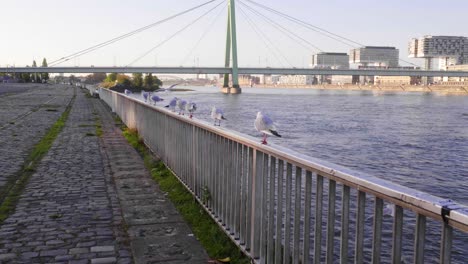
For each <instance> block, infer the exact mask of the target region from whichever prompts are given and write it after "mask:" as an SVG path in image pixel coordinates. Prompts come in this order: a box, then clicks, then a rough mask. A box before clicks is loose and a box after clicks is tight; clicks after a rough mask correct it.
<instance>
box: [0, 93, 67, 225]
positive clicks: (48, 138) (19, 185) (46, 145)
mask: <svg viewBox="0 0 468 264" xmlns="http://www.w3.org/2000/svg"><path fill="white" fill-rule="evenodd" d="M74 100H75V96H74V97H73V98H72V100H71V101H70V103H69V105H68V106H67V108H66V109H65V111H64V112H63V113H62V115H61V116H60V118H59V119H58V120H57V121H56V122H55V123H54V124H53V125H52V127H51V128H50V129H49V130H48V131H47V133H46V135H45V136H44V137H43V138H42V139H41V141H39V143H37V144H36V145H35V146H34V149H33V150H32V151H31V152H30V154H29V156H28V157H27V158H26V161H25V163H24V164H25V165H23V168H22V169H21V171H19V172H18V173H17V174H16V175H15V176H16V177H12V179H11V180H10V181H9V182H8V183H7V186H8V187H7V188H6V191H5V193H3V192H2V193H0V202H1V203H0V224H1V223H3V221H4V220H5V219H6V218H7V217H8V216H9V215H10V214H11V213H12V212H14V210H15V207H16V204H17V202H18V200H19V198H20V196H21V193H22V192H23V190H24V187H26V184H27V182H28V180H29V178H30V177H31V175H32V174H33V173H34V172H35V171H36V168H37V166H38V164H39V162H40V160H41V159H42V158H43V157H44V155H45V154H46V153H47V152H48V151H49V149H50V147H51V146H52V143H53V142H54V141H55V139H56V138H57V136H58V134H59V133H60V132H61V131H62V129H63V127H64V126H65V123H66V122H67V119H68V115H69V114H70V110H71V107H72V105H73V102H74Z"/></svg>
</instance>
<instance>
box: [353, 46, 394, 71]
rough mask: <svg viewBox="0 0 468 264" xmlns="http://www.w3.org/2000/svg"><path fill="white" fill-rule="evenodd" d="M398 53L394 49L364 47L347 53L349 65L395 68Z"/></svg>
mask: <svg viewBox="0 0 468 264" xmlns="http://www.w3.org/2000/svg"><path fill="white" fill-rule="evenodd" d="M399 56H400V52H399V50H398V49H397V48H395V47H378V46H365V47H361V48H357V49H352V50H350V52H349V63H353V64H358V65H359V66H379V67H397V66H398V61H399Z"/></svg>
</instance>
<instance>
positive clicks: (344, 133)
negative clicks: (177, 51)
mask: <svg viewBox="0 0 468 264" xmlns="http://www.w3.org/2000/svg"><path fill="white" fill-rule="evenodd" d="M193 89H195V90H196V91H194V92H171V93H161V94H160V95H161V97H163V98H165V99H167V100H170V99H171V98H172V97H174V96H177V97H180V98H183V99H185V100H193V101H195V102H196V103H197V104H198V107H199V110H198V111H197V113H196V118H200V119H204V120H207V121H210V122H211V120H210V116H209V113H210V108H211V107H212V106H213V105H216V106H217V107H221V108H223V109H224V111H225V116H226V118H227V119H228V120H227V121H226V122H224V123H222V126H223V127H226V128H229V129H232V130H236V131H239V132H242V133H245V134H248V135H251V136H256V137H258V139H259V140H260V139H261V135H260V134H259V133H258V132H257V131H256V130H255V128H254V126H253V122H254V119H255V116H256V113H257V111H259V110H261V111H263V112H264V113H268V114H269V115H270V117H271V118H272V119H273V120H274V121H275V122H276V123H277V125H278V131H279V132H280V134H282V135H283V137H282V138H269V141H270V142H271V143H274V144H278V145H281V146H284V147H287V148H290V149H293V150H295V151H298V152H301V153H304V154H308V155H310V156H313V157H315V158H319V159H323V160H326V161H330V162H333V163H336V164H339V165H343V166H346V167H348V168H352V169H353V170H358V171H362V172H366V173H369V174H371V175H374V176H377V177H380V178H384V179H386V180H389V181H393V182H396V183H399V184H401V185H404V186H407V187H411V188H416V189H418V190H422V191H425V192H428V193H431V194H434V195H437V196H440V197H444V198H450V199H454V200H457V201H459V202H462V203H464V204H468V96H442V95H435V94H425V93H388V92H370V91H329V90H313V89H252V88H245V89H243V93H242V94H241V95H225V94H222V93H220V92H219V90H218V89H217V88H209V87H196V88H193Z"/></svg>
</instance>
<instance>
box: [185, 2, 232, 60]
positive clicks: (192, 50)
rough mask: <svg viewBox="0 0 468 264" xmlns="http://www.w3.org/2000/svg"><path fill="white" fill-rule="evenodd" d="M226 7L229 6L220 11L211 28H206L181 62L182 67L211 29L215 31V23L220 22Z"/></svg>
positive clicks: (210, 25)
mask: <svg viewBox="0 0 468 264" xmlns="http://www.w3.org/2000/svg"><path fill="white" fill-rule="evenodd" d="M226 7H227V4H226V5H225V6H224V7H223V8H221V10H219V13H218V14H217V15H216V16H215V18H214V19H213V21H212V22H211V23H210V24H209V26H208V27H207V28H206V30H205V31H204V32H203V33H202V35H201V36H200V38H199V39H198V40H197V42H196V43H195V45H194V46H193V47H192V49H191V50H190V51H189V53H188V54H187V56H185V57H184V59H183V60H182V61H181V63H180V65H184V64H185V62H186V61H187V60H188V59H189V57H190V56H191V55H192V53H193V52H194V51H195V49H196V48H197V47H198V45H200V42H201V41H202V40H203V39H204V38H205V36H206V35H207V34H208V32H210V31H211V29H213V26H214V24H215V22H216V21H218V18H219V16H220V15H221V14H222V13H223V11H224V10H225V9H226Z"/></svg>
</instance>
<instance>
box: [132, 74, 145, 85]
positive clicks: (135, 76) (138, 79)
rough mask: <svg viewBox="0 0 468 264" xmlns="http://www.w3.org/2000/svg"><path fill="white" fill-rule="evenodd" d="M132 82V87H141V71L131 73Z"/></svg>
mask: <svg viewBox="0 0 468 264" xmlns="http://www.w3.org/2000/svg"><path fill="white" fill-rule="evenodd" d="M132 77H133V78H132V83H133V86H134V87H137V88H142V87H143V74H142V73H133V74H132Z"/></svg>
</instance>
